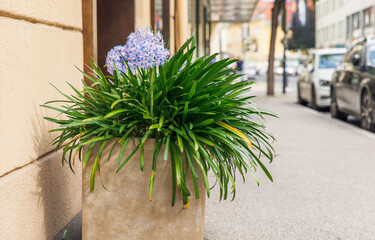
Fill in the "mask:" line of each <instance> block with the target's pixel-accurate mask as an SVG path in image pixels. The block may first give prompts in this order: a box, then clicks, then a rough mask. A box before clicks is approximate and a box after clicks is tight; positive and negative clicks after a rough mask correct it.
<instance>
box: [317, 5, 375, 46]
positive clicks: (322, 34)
mask: <svg viewBox="0 0 375 240" xmlns="http://www.w3.org/2000/svg"><path fill="white" fill-rule="evenodd" d="M374 7H375V1H374V0H366V1H351V0H319V1H317V2H316V47H317V48H322V47H340V46H345V45H348V44H349V43H350V42H352V41H353V40H355V39H357V38H359V37H362V36H374V33H375V15H374V14H375V13H374Z"/></svg>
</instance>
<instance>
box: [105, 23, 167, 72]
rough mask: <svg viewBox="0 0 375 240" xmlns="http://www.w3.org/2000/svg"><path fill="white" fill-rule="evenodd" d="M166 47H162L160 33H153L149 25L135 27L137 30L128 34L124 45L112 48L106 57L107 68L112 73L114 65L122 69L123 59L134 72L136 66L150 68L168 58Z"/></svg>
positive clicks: (123, 68)
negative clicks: (142, 27) (141, 27)
mask: <svg viewBox="0 0 375 240" xmlns="http://www.w3.org/2000/svg"><path fill="white" fill-rule="evenodd" d="M169 54H170V53H169V51H168V49H166V48H164V41H163V38H162V35H161V34H160V33H158V34H156V35H155V34H154V33H153V31H151V30H150V28H149V27H146V28H144V29H139V28H137V31H136V32H134V33H131V34H130V35H129V36H128V40H127V42H126V44H125V45H124V46H121V45H120V46H116V47H114V48H112V49H111V50H110V51H109V52H108V54H107V59H106V64H107V70H108V72H109V73H110V74H111V75H113V71H114V69H115V67H114V64H113V61H115V65H116V67H117V68H118V69H119V70H121V71H124V72H125V70H126V66H125V64H124V63H123V61H124V60H125V61H126V62H127V63H128V65H129V67H130V70H131V71H132V72H133V73H134V72H135V70H136V68H143V69H145V68H150V67H154V66H159V65H162V64H164V62H165V61H167V60H168V58H169Z"/></svg>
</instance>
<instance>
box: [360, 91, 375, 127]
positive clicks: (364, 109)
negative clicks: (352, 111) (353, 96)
mask: <svg viewBox="0 0 375 240" xmlns="http://www.w3.org/2000/svg"><path fill="white" fill-rule="evenodd" d="M373 111H374V109H373V103H372V97H371V94H370V93H369V92H368V91H365V92H363V94H362V97H361V127H362V128H363V129H366V130H369V131H374V130H375V123H374V117H373Z"/></svg>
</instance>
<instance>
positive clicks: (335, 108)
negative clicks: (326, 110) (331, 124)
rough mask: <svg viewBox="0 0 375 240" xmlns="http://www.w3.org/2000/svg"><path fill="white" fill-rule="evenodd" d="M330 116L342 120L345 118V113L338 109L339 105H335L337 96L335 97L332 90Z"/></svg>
mask: <svg viewBox="0 0 375 240" xmlns="http://www.w3.org/2000/svg"><path fill="white" fill-rule="evenodd" d="M331 116H332V117H333V118H337V119H340V120H344V121H345V120H346V114H345V113H343V112H341V111H340V110H339V106H338V105H337V98H336V94H335V91H334V90H332V93H331Z"/></svg>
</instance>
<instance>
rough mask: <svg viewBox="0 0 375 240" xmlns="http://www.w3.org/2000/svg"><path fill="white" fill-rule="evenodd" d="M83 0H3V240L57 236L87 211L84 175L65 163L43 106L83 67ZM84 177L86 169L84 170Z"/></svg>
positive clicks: (0, 6) (0, 134)
mask: <svg viewBox="0 0 375 240" xmlns="http://www.w3.org/2000/svg"><path fill="white" fill-rule="evenodd" d="M81 12H82V8H81V0H69V1H59V0H42V1H36V0H27V1H26V0H19V1H13V0H0V29H1V34H0V49H1V55H0V73H1V74H0V239H52V238H53V236H54V235H55V234H57V232H58V231H59V230H60V229H61V228H62V227H63V226H64V225H65V224H67V223H68V222H69V221H70V220H71V218H72V217H73V216H74V215H76V214H77V213H78V212H79V211H80V208H81V191H80V189H81V181H80V174H77V175H74V174H72V173H71V172H70V170H69V168H68V166H65V167H63V166H61V152H57V153H53V152H51V151H52V150H53V147H52V146H51V145H50V143H51V140H52V139H53V138H54V137H55V136H56V135H54V134H50V133H48V130H50V129H51V128H52V127H53V125H52V124H51V123H49V122H47V121H45V120H44V119H42V117H43V116H56V115H57V114H56V113H55V112H52V111H50V110H47V109H42V108H41V107H39V105H40V104H43V103H44V102H46V101H49V100H53V99H63V98H62V97H61V96H60V95H59V94H58V93H57V92H56V91H55V90H54V89H53V88H52V87H51V86H50V85H49V83H52V84H54V85H55V86H57V87H58V88H59V89H61V90H63V91H64V92H67V93H70V92H71V91H70V89H69V87H68V86H67V84H65V81H69V82H71V83H73V85H76V86H79V85H80V84H79V81H80V79H81V74H80V73H79V72H78V70H76V69H75V67H74V65H77V67H79V68H82V67H83V43H82V31H81V29H82V13H81ZM76 169H77V170H78V172H80V171H79V170H80V166H76Z"/></svg>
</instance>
